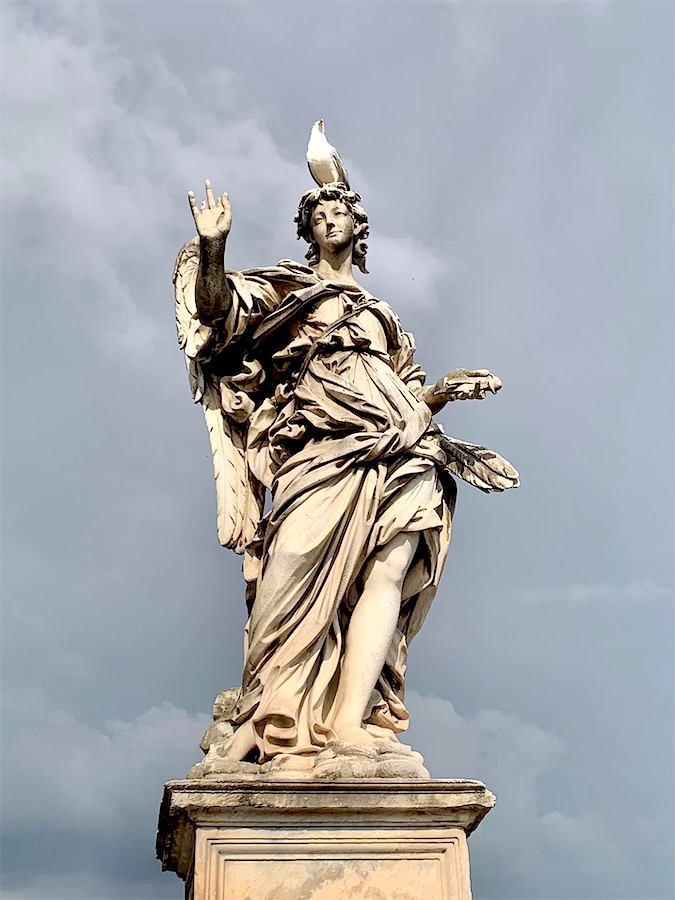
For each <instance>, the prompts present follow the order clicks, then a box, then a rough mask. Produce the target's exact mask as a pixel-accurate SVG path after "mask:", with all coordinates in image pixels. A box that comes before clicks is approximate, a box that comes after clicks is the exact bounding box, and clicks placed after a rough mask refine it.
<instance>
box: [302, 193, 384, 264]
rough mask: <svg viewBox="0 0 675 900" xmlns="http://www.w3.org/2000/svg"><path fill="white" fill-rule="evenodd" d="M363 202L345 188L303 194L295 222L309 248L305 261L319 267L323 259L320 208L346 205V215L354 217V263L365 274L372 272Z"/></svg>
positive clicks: (366, 219) (366, 218)
mask: <svg viewBox="0 0 675 900" xmlns="http://www.w3.org/2000/svg"><path fill="white" fill-rule="evenodd" d="M360 199H361V197H360V196H359V195H358V194H357V193H356V192H355V191H350V190H347V188H346V187H345V186H344V185H343V184H325V185H324V186H323V187H318V188H314V189H313V190H311V191H307V193H306V194H303V196H302V199H301V200H300V203H299V205H298V212H297V215H296V217H295V219H294V221H295V222H296V223H297V226H298V238H302V239H303V240H305V241H307V243H308V244H309V250H308V251H307V253H306V254H305V258H306V259H307V262H308V263H309V264H310V266H313V265H315V264H316V263H318V261H319V259H320V255H321V247H320V246H319V242H318V241H317V239H316V237H315V234H314V228H315V223H314V221H313V216H314V212H315V211H316V209H317V207H319V206H320V204H323V203H328V202H332V203H333V204H335V203H340V204H343V206H344V209H345V211H346V212H347V213H348V214H349V215H350V216H351V219H352V225H353V229H352V230H353V236H352V262H353V263H354V265H355V266H358V268H359V269H360V270H361V271H362V272H366V273H367V272H368V269H366V254H367V252H368V244H367V243H366V239H367V237H368V216H367V214H366V211H365V209H363V207H361V206H359V200H360Z"/></svg>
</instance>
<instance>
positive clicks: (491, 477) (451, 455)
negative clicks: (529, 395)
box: [439, 434, 520, 494]
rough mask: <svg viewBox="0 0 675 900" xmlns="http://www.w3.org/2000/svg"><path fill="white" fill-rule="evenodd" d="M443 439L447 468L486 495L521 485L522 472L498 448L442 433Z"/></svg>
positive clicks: (441, 438)
mask: <svg viewBox="0 0 675 900" xmlns="http://www.w3.org/2000/svg"><path fill="white" fill-rule="evenodd" d="M439 441H440V444H441V447H442V448H443V450H444V451H445V455H446V457H447V462H446V464H445V469H446V471H448V472H450V474H451V475H456V476H457V477H458V478H461V479H463V480H464V481H466V482H468V483H469V484H472V485H473V486H474V487H477V488H478V489H479V490H481V491H485V493H486V494H490V493H492V492H493V491H506V490H508V489H509V488H517V487H518V485H519V484H520V479H519V476H518V472H517V471H516V470H515V469H514V468H513V466H512V465H511V463H510V462H509V461H508V460H506V459H504V457H503V456H500V455H499V454H498V453H495V451H494V450H489V449H488V448H487V447H481V446H479V445H478V444H467V443H466V442H465V441H459V440H457V438H451V437H448V435H446V434H440V435H439Z"/></svg>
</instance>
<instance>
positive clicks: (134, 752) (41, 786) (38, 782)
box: [4, 689, 209, 832]
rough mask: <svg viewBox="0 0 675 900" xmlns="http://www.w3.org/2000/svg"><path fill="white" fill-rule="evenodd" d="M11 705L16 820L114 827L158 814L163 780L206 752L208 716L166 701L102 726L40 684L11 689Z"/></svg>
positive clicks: (11, 794)
mask: <svg viewBox="0 0 675 900" xmlns="http://www.w3.org/2000/svg"><path fill="white" fill-rule="evenodd" d="M4 705H5V710H4V713H5V719H6V727H8V728H9V729H10V730H11V732H12V734H13V743H12V749H11V752H10V753H8V754H7V755H6V757H5V765H6V767H7V769H8V770H9V771H8V777H6V778H5V779H4V793H5V804H6V809H5V817H4V818H5V822H6V824H7V825H8V826H11V827H16V826H21V825H30V826H31V827H33V826H36V825H38V826H44V827H47V828H49V827H52V826H53V824H54V822H55V821H65V822H68V823H69V826H70V827H73V828H76V829H86V830H90V829H94V830H100V831H112V832H114V831H116V830H121V831H123V830H125V829H127V828H129V827H130V826H129V823H130V822H140V821H143V820H145V819H147V818H148V815H149V814H150V815H151V817H152V814H153V813H154V812H155V811H156V810H157V809H158V807H159V801H160V799H161V788H162V784H163V782H164V781H165V780H168V779H169V778H177V777H182V776H183V775H184V774H185V772H186V771H187V769H188V768H189V767H190V765H192V763H194V762H195V761H196V760H197V759H199V758H200V757H201V751H200V750H199V739H200V738H201V735H202V733H203V732H204V729H205V728H206V725H207V724H208V722H209V718H208V716H206V715H190V714H188V713H187V712H185V711H184V710H181V709H178V708H177V707H175V706H173V705H172V704H171V703H168V702H167V703H163V704H162V705H161V706H157V707H153V708H151V709H148V710H146V711H145V712H144V713H142V714H141V715H139V716H137V717H136V718H134V719H132V720H130V721H123V720H112V721H109V722H107V723H106V724H105V726H104V727H103V728H101V729H97V728H94V727H91V726H89V725H86V724H84V723H83V722H80V721H78V720H77V719H76V718H75V717H74V716H72V715H71V714H69V713H68V712H65V711H63V710H59V709H56V708H54V706H53V704H52V702H51V701H50V699H49V697H48V695H47V694H46V693H44V692H43V691H39V690H35V689H31V690H23V691H17V692H14V693H12V694H10V695H9V697H8V698H7V699H6V700H5V704H4Z"/></svg>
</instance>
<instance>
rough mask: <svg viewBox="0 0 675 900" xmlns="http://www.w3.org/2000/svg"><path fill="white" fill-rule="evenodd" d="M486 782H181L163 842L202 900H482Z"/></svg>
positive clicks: (175, 784)
mask: <svg viewBox="0 0 675 900" xmlns="http://www.w3.org/2000/svg"><path fill="white" fill-rule="evenodd" d="M493 805H494V797H493V795H492V794H491V793H490V792H489V791H488V790H487V789H486V788H485V786H484V785H483V784H481V783H480V782H478V781H462V780H442V781H423V782H420V781H416V782H401V781H383V780H378V781H335V782H329V783H317V782H311V781H286V782H284V781H267V782H263V781H260V780H259V779H255V780H251V781H234V780H232V781H171V782H169V783H168V784H167V785H166V786H165V790H164V799H163V802H162V808H161V811H160V820H159V829H158V834H157V856H158V858H159V859H161V860H162V866H163V868H164V869H169V870H170V871H173V872H176V873H177V874H178V875H179V876H180V877H181V878H183V879H184V880H185V882H186V897H188V898H190V900H352V898H354V900H356V898H363V900H470V898H471V885H470V877H469V856H468V848H467V842H466V837H467V835H468V834H470V833H471V831H473V829H474V828H476V826H477V825H478V823H479V822H480V821H481V819H482V818H483V816H485V814H486V813H487V812H488V811H489V810H490V809H491V807H492V806H493Z"/></svg>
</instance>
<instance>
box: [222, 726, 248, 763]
mask: <svg viewBox="0 0 675 900" xmlns="http://www.w3.org/2000/svg"><path fill="white" fill-rule="evenodd" d="M254 749H255V737H254V733H253V725H252V724H251V723H250V722H244V724H243V725H240V726H239V728H237V730H236V731H235V733H234V735H233V736H232V741H231V742H230V744H229V746H227V749H226V751H225V754H224V755H225V756H226V757H227V758H228V759H231V760H233V761H235V762H243V761H244V760H245V759H246V757H247V756H248V755H249V753H250V752H251V751H252V750H254Z"/></svg>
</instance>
